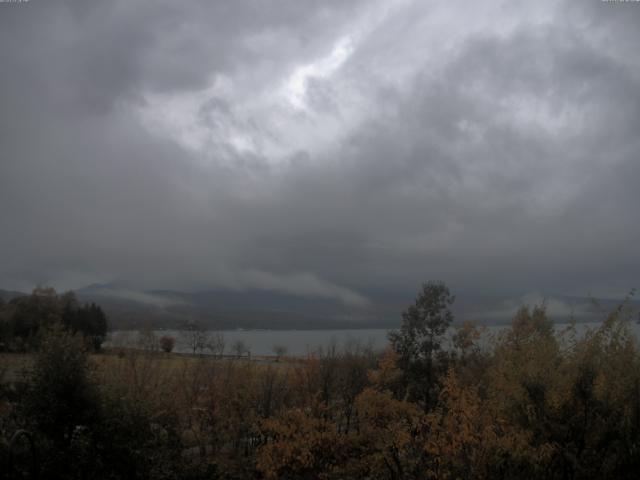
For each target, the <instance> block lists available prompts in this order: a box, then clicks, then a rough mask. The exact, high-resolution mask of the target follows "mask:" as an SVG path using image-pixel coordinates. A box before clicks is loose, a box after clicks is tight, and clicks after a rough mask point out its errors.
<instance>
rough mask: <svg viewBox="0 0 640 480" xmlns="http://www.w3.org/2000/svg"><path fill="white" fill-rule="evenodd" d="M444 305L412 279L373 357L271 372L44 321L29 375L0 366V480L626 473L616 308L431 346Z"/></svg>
mask: <svg viewBox="0 0 640 480" xmlns="http://www.w3.org/2000/svg"><path fill="white" fill-rule="evenodd" d="M452 302H453V297H452V296H451V295H450V293H449V290H448V289H447V287H446V286H445V285H443V284H440V283H428V284H425V285H424V286H423V289H422V291H421V293H420V295H419V296H418V298H417V300H416V303H415V305H413V306H411V307H409V308H408V309H407V310H406V311H405V312H404V314H403V323H402V328H401V329H400V330H399V331H398V332H396V333H393V334H391V335H390V347H389V348H388V350H387V351H386V352H384V354H382V355H380V354H376V353H374V352H372V351H370V350H368V349H366V348H363V347H360V346H358V345H352V346H351V347H349V348H346V349H345V350H343V351H336V350H334V349H330V350H328V351H323V352H319V353H318V354H317V355H316V356H314V357H311V358H305V359H289V360H288V361H285V360H281V361H279V362H277V363H276V362H274V363H272V364H259V363H255V362H247V361H242V360H220V359H214V358H211V357H206V356H189V357H186V356H177V355H173V354H166V353H149V352H142V351H129V352H121V354H120V355H115V354H105V353H102V354H89V353H88V349H87V346H89V347H92V346H95V343H93V342H87V341H86V337H87V335H84V334H83V332H82V331H81V329H77V328H76V329H74V328H73V327H71V326H70V325H69V324H68V323H65V322H63V321H55V322H49V321H46V322H44V321H43V322H42V324H41V326H40V327H39V328H38V329H37V333H35V334H34V335H33V336H31V337H29V338H31V341H30V342H29V343H30V344H31V345H33V348H34V349H35V353H34V360H33V365H32V367H31V368H29V369H28V372H27V373H26V374H25V376H24V378H22V379H20V378H19V379H18V380H16V379H14V380H13V381H11V382H9V381H6V378H7V377H8V375H7V371H8V369H10V365H9V363H10V362H9V361H8V360H7V359H8V358H10V357H9V356H8V355H4V356H0V359H3V360H2V361H3V362H4V363H2V364H0V365H1V366H0V374H2V373H4V375H3V376H4V377H5V381H4V382H3V383H2V384H1V385H2V386H1V391H0V437H3V438H4V439H5V440H6V442H5V443H1V444H0V462H1V463H0V465H2V468H1V469H0V472H1V474H0V477H2V478H16V477H18V478H19V477H20V475H24V476H27V477H28V476H29V475H31V474H36V473H37V474H38V475H39V477H40V478H48V479H49V478H50V479H56V478H60V479H63V478H87V479H118V478H132V479H134V478H140V479H142V478H149V479H171V478H177V479H215V478H270V479H275V478H290V479H293V478H298V479H316V478H323V479H350V478H370V479H431V478H442V479H448V478H451V479H455V478H487V479H488V478H492V479H493V478H552V479H556V478H557V479H587V478H589V479H591V478H637V476H638V472H639V471H640V368H639V367H640V355H639V353H638V346H637V343H636V339H635V338H634V336H633V335H632V334H631V332H630V329H629V325H628V322H629V319H630V312H629V311H628V310H627V309H626V305H625V304H622V305H621V306H620V307H619V308H617V309H615V310H614V311H612V312H610V313H609V314H608V315H607V316H606V318H605V319H603V322H602V324H601V325H600V326H599V327H598V328H597V329H594V330H592V331H590V332H588V333H587V334H586V335H577V334H576V331H575V328H573V327H569V328H568V329H566V330H565V331H562V332H555V331H554V329H553V325H552V323H551V322H550V320H549V319H548V318H547V315H546V312H545V309H544V307H543V306H537V307H534V308H533V309H528V308H523V309H522V310H520V311H519V312H518V313H517V315H516V316H515V317H514V318H513V322H512V324H511V326H510V328H508V329H505V330H504V331H503V332H501V333H500V334H499V335H497V336H496V337H495V338H493V339H492V340H491V341H490V342H489V347H487V348H481V344H482V343H481V342H480V340H481V336H482V332H481V330H479V329H478V328H476V327H475V326H474V325H472V324H463V325H461V326H459V327H458V328H457V333H456V335H455V337H454V342H453V343H454V348H452V349H446V350H444V349H442V348H441V345H442V341H443V337H444V334H445V331H446V329H447V327H448V326H449V324H450V323H451V321H452V316H451V314H450V311H449V306H450V305H451V303H452ZM41 313H42V314H43V315H44V314H45V312H44V311H43V312H41ZM43 318H44V317H43ZM74 331H75V333H74ZM83 337H84V338H83ZM89 337H90V338H92V337H93V336H92V335H89ZM23 356H24V355H23ZM2 369H4V372H2V371H1V370H2ZM16 432H17V433H16ZM11 439H13V441H12V442H11Z"/></svg>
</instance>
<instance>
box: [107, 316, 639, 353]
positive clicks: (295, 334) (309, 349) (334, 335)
mask: <svg viewBox="0 0 640 480" xmlns="http://www.w3.org/2000/svg"><path fill="white" fill-rule="evenodd" d="M598 325H599V324H597V323H582V324H578V325H577V326H576V331H577V333H578V335H583V334H584V332H586V331H587V330H588V329H590V328H595V327H597V326H598ZM630 326H631V328H632V331H633V332H634V333H635V334H636V337H640V326H639V325H638V324H636V323H632V324H630ZM555 327H556V330H557V331H560V330H562V329H564V328H566V327H567V325H566V324H556V325H555ZM504 328H505V326H502V325H500V326H498V325H494V326H488V327H487V328H486V332H485V334H484V336H483V342H482V343H483V344H485V345H488V344H489V341H490V339H491V337H492V336H493V335H495V334H497V333H498V332H500V331H501V330H503V329H504ZM388 332H389V330H388V329H361V330H224V331H220V332H209V333H210V334H211V335H214V334H216V333H219V334H222V336H223V337H224V342H225V345H226V348H225V354H231V353H232V351H233V345H234V343H236V342H238V341H242V342H243V343H244V344H245V345H246V346H247V349H248V350H249V351H250V352H251V354H252V355H273V354H274V347H275V346H283V347H285V348H286V351H287V355H294V356H305V355H308V354H310V353H314V352H317V351H318V350H319V349H327V348H330V347H332V346H335V347H337V348H338V349H339V350H342V349H344V348H345V347H348V346H352V347H353V346H354V345H360V346H363V347H364V346H369V347H372V348H373V349H375V350H383V349H384V348H385V347H386V346H387V344H388V340H387V334H388ZM452 333H453V330H451V332H450V335H451V334H452ZM154 334H155V335H156V337H158V338H159V337H161V336H163V335H169V336H172V337H174V338H175V339H176V348H175V350H174V351H176V352H179V353H187V352H190V349H189V347H188V343H187V340H186V338H185V336H184V334H183V333H182V332H180V331H178V330H163V331H155V332H154ZM450 335H449V336H450ZM138 338H139V333H138V332H135V331H115V332H111V333H110V335H109V339H108V341H107V345H109V346H135V345H136V344H137V342H138ZM448 343H450V340H447V341H446V342H445V346H446V345H447V344H448ZM205 353H206V352H205Z"/></svg>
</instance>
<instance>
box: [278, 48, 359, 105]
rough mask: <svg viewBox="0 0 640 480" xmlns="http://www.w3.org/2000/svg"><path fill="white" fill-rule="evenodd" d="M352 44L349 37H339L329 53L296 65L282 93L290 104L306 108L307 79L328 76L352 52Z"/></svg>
mask: <svg viewBox="0 0 640 480" xmlns="http://www.w3.org/2000/svg"><path fill="white" fill-rule="evenodd" d="M353 49H354V45H353V40H352V39H351V38H350V37H344V38H342V39H340V40H339V41H338V42H337V43H336V45H335V46H334V47H333V49H332V50H331V53H330V54H329V55H327V56H326V57H324V58H321V59H319V60H318V61H316V62H313V63H309V64H307V65H303V66H302V67H298V68H297V69H296V70H295V71H294V72H293V74H292V75H291V77H290V78H289V80H288V81H287V83H286V86H285V90H284V94H285V96H286V98H287V99H288V100H289V102H290V103H291V105H293V106H294V107H295V108H297V109H306V108H307V102H306V94H307V84H308V82H309V79H312V78H320V79H326V78H329V77H330V76H331V75H332V74H333V73H334V72H336V71H337V70H338V69H339V68H340V67H341V66H342V65H343V64H344V62H345V61H346V60H347V59H348V58H349V56H350V55H351V53H353Z"/></svg>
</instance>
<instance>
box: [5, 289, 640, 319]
mask: <svg viewBox="0 0 640 480" xmlns="http://www.w3.org/2000/svg"><path fill="white" fill-rule="evenodd" d="M75 292H76V294H77V296H78V299H79V300H80V301H81V302H95V303H97V304H98V305H100V306H102V308H103V309H104V310H105V312H106V313H107V315H108V317H109V323H110V328H111V329H114V330H118V329H125V330H126V329H137V328H141V327H146V326H152V327H154V328H177V327H180V326H181V325H184V324H185V323H187V322H197V323H198V324H200V325H202V326H204V327H206V328H210V329H220V330H229V329H237V328H244V329H273V330H278V329H283V330H286V329H300V330H303V329H341V328H394V327H397V326H398V325H399V324H400V322H401V314H402V311H403V310H404V309H405V308H406V307H407V306H408V305H409V304H411V303H412V301H413V296H412V295H411V293H409V292H385V291H369V292H367V297H368V298H370V299H371V301H370V302H369V303H368V304H367V305H366V306H359V307H356V306H350V305H347V304H345V303H344V302H340V301H338V300H335V299H330V298H319V297H311V296H300V295H288V294H283V293H278V292H271V291H265V290H257V289H254V290H243V291H237V290H210V291H199V292H181V291H173V290H150V291H136V290H130V289H127V288H125V287H123V286H119V285H117V284H94V285H89V286H87V287H84V288H81V289H78V290H76V291H75ZM20 295H26V293H22V292H16V291H8V290H0V297H1V298H3V299H4V300H5V301H7V300H9V299H11V298H13V297H16V296H20ZM622 300H623V299H622V298H616V299H608V298H604V299H603V298H599V299H595V298H588V297H578V296H567V295H557V294H541V293H526V294H520V295H505V294H503V295H498V294H477V293H469V292H464V293H463V294H461V295H458V296H457V298H456V302H455V304H454V306H453V307H454V308H453V311H454V314H455V321H456V322H462V321H465V320H472V321H475V322H477V323H478V324H485V325H496V324H505V323H507V322H509V321H510V319H511V318H512V317H513V315H514V314H515V312H516V311H517V310H518V308H520V307H521V306H524V305H530V306H533V305H539V304H542V303H543V302H544V304H545V305H546V308H547V311H548V313H549V316H550V318H551V319H552V320H553V321H555V322H566V321H569V320H570V319H571V318H572V317H573V318H575V320H576V321H577V322H591V321H597V320H599V319H602V318H604V316H605V312H608V311H611V310H612V309H613V308H615V306H617V305H618V304H620V302H621V301H622ZM630 303H631V305H632V306H633V307H634V308H636V309H638V307H640V302H639V301H631V302H630Z"/></svg>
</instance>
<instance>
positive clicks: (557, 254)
mask: <svg viewBox="0 0 640 480" xmlns="http://www.w3.org/2000/svg"><path fill="white" fill-rule="evenodd" d="M482 5H483V6H482V7H481V8H480V7H479V6H478V10H475V9H471V8H469V5H468V3H466V2H456V1H454V2H446V3H442V2H433V3H432V2H418V1H409V0H407V1H395V2H389V1H386V0H385V1H382V0H381V1H379V2H377V3H376V2H371V1H367V2H365V1H351V2H346V1H330V2H312V1H308V2H306V1H298V0H283V1H275V0H274V1H264V2H251V1H248V0H247V1H243V0H238V1H234V2H205V1H192V2H168V1H157V0H154V1H151V0H148V1H146V0H145V1H138V2H127V1H124V0H121V1H114V2H99V1H62V0H60V1H48V2H44V1H38V0H31V1H30V2H28V3H23V4H0V62H1V63H0V64H1V65H2V68H1V69H0V101H1V105H2V109H1V111H0V225H2V227H1V235H0V252H2V258H3V260H2V262H1V264H0V285H2V286H5V287H7V288H9V287H11V288H25V287H28V286H30V285H32V284H34V283H38V282H39V283H53V284H54V285H58V286H60V287H65V288H66V287H79V286H82V285H83V284H87V283H91V282H95V281H114V280H116V281H119V282H121V283H123V284H126V285H129V286H131V287H135V288H182V289H205V288H214V287H230V288H266V289H274V290H277V291H282V292H287V293H300V294H304V295H309V294H311V295H319V296H323V297H330V298H336V299H339V300H342V301H344V302H345V303H348V304H352V305H363V304H366V302H367V298H366V296H367V293H366V292H367V291H369V290H371V289H379V288H388V289H391V290H405V289H408V290H414V289H415V288H416V286H417V284H418V283H419V282H420V281H423V280H425V279H432V278H433V279H444V280H446V281H448V282H449V283H450V284H451V285H452V286H453V287H454V288H456V289H459V290H476V291H478V290H480V291H504V290H508V291H521V292H524V291H529V290H536V291H559V292H564V293H576V294H585V293H586V292H587V291H591V292H594V294H603V295H606V294H609V293H618V292H624V291H626V290H628V289H629V288H630V287H633V286H637V281H638V273H639V271H640V257H639V256H638V254H637V248H638V245H639V244H640V242H639V240H640V221H639V216H638V212H637V208H638V205H639V204H640V193H639V192H640V188H638V180H639V179H640V136H639V135H638V132H640V50H638V48H637V45H638V44H639V42H640V30H639V29H638V28H637V26H638V25H640V6H638V5H637V4H634V3H629V4H613V3H612V4H608V3H602V2H599V1H597V2H590V3H586V2H581V3H574V2H567V3H562V4H560V3H557V2H536V3H535V5H521V4H514V3H513V2H506V1H505V2H483V4H482Z"/></svg>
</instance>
